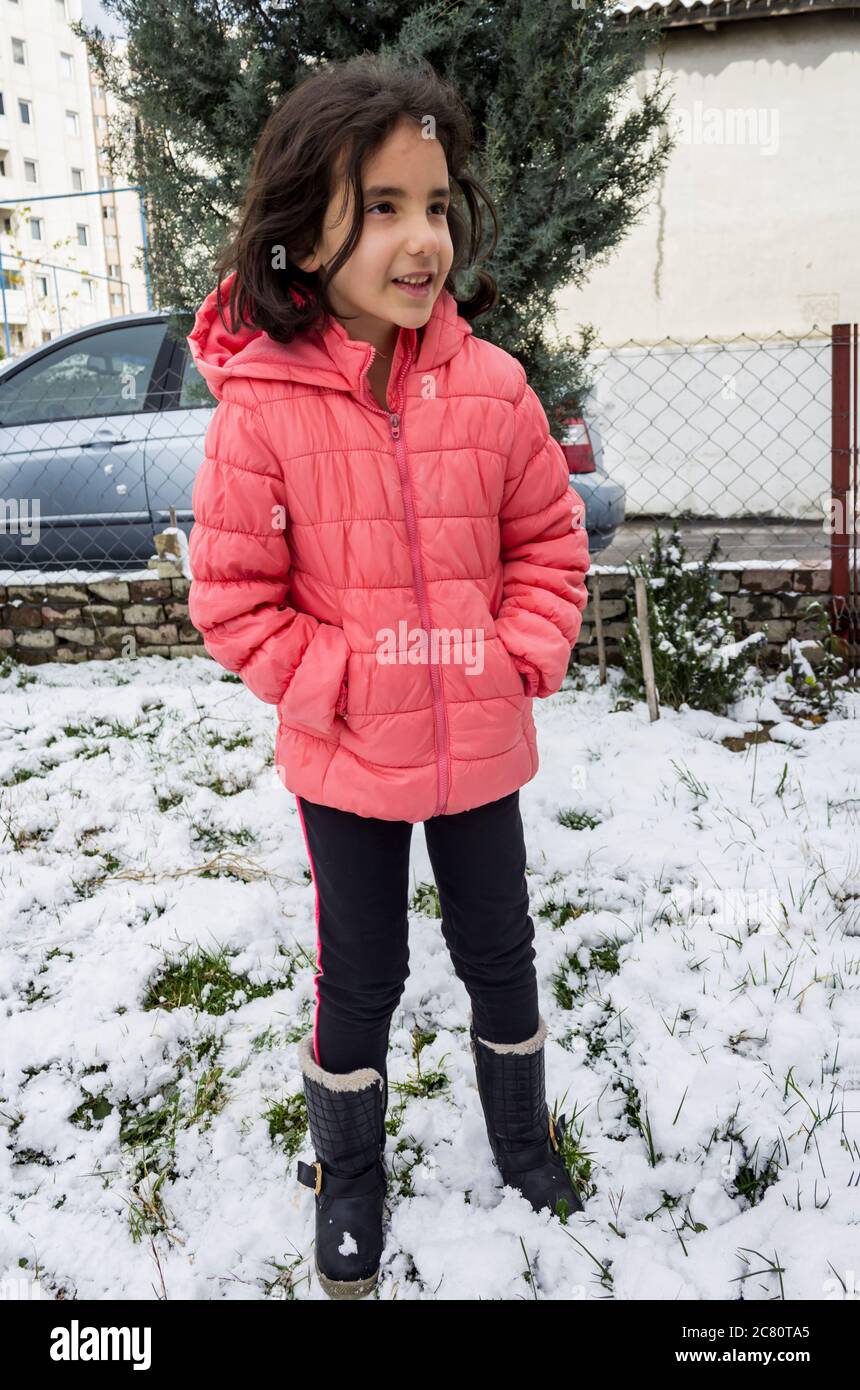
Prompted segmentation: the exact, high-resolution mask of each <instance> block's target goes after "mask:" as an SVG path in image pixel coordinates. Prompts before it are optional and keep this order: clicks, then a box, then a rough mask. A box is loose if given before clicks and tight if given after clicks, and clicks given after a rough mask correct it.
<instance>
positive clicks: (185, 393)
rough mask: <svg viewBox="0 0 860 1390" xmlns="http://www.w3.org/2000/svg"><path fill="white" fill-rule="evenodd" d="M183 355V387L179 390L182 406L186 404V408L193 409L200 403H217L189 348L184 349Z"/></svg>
mask: <svg viewBox="0 0 860 1390" xmlns="http://www.w3.org/2000/svg"><path fill="white" fill-rule="evenodd" d="M183 357H184V363H183V368H182V387H181V389H180V392H179V404H180V406H184V407H185V408H186V410H192V409H193V408H194V407H195V406H199V405H217V404H218V402H217V401H216V399H215V397H214V396H213V395H212V392H211V391H210V390H209V387H208V386H207V385H206V382H205V380H204V378H203V377H202V376H201V375H200V373H199V372H198V370H197V367H196V365H195V363H194V359H193V358H192V356H191V353H190V352H189V351H188V349H187V348H184V349H183Z"/></svg>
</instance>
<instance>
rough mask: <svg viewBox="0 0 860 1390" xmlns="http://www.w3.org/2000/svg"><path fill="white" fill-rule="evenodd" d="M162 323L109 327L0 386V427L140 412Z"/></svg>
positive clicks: (45, 358) (51, 356)
mask: <svg viewBox="0 0 860 1390" xmlns="http://www.w3.org/2000/svg"><path fill="white" fill-rule="evenodd" d="M163 337H164V324H163V323H143V324H132V325H130V326H129V327H127V328H109V329H106V330H105V331H104V332H102V333H93V334H92V336H91V337H89V338H79V339H77V341H76V342H73V343H66V344H64V345H63V346H62V347H58V348H57V349H56V351H55V352H49V353H46V355H45V356H44V357H40V358H39V360H38V362H34V363H33V364H32V366H29V367H23V368H22V369H21V371H19V372H14V373H13V375H12V377H11V378H10V380H9V381H3V382H0V425H27V424H36V423H37V422H39V421H42V420H80V419H85V418H86V417H87V416H90V415H134V414H136V413H137V412H138V411H140V410H143V406H144V402H145V400H146V393H147V390H148V389H149V383H150V380H151V378H152V369H153V367H154V365H155V359H156V357H157V355H158V350H159V348H160V347H161V343H162V340H163Z"/></svg>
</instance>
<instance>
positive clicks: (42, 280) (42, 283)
mask: <svg viewBox="0 0 860 1390" xmlns="http://www.w3.org/2000/svg"><path fill="white" fill-rule="evenodd" d="M36 292H37V294H40V295H41V296H42V298H43V299H47V298H48V277H47V275H37V276H36Z"/></svg>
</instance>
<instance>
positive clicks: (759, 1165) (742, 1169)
mask: <svg viewBox="0 0 860 1390" xmlns="http://www.w3.org/2000/svg"><path fill="white" fill-rule="evenodd" d="M758 1146H759V1141H758V1139H756V1141H755V1144H754V1145H753V1147H752V1152H751V1153H749V1154H747V1152H746V1149H745V1148H744V1146H743V1143H741V1149H742V1151H743V1153H744V1161H743V1162H742V1163H741V1164H740V1166H739V1168H738V1171H737V1174H736V1176H735V1179H734V1183H733V1187H734V1191H733V1193H732V1194H731V1195H732V1196H737V1197H745V1198H746V1200H747V1201H748V1202H749V1204H750V1206H751V1207H754V1206H757V1205H758V1203H759V1202H761V1201H762V1200H763V1198H764V1194H765V1193H766V1191H767V1189H768V1188H769V1187H772V1186H773V1184H774V1183H775V1182H777V1181H778V1179H779V1173H780V1167H779V1164H778V1163H777V1161H776V1155H777V1153H778V1151H779V1143H778V1142H777V1143H776V1144H774V1146H773V1149H772V1150H771V1152H770V1154H769V1155H768V1156H767V1158H765V1159H761V1158H760V1157H757V1151H758Z"/></svg>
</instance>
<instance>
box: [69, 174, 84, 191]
mask: <svg viewBox="0 0 860 1390" xmlns="http://www.w3.org/2000/svg"><path fill="white" fill-rule="evenodd" d="M83 186H84V171H83V169H73V170H72V188H73V189H74V190H75V192H76V193H80V192H81V190H82V189H83Z"/></svg>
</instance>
